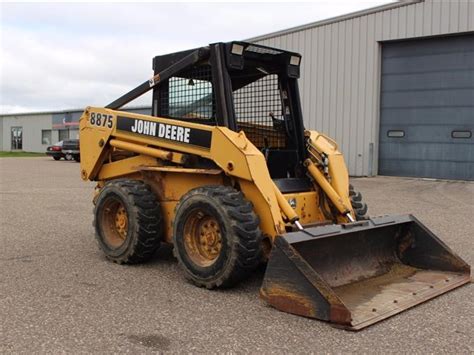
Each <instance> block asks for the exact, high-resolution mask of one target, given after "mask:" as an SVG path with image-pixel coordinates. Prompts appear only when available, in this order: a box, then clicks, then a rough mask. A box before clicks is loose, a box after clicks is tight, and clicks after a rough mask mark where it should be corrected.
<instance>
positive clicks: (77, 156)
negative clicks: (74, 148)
mask: <svg viewBox="0 0 474 355" xmlns="http://www.w3.org/2000/svg"><path fill="white" fill-rule="evenodd" d="M74 160H75V161H76V162H77V163H80V162H81V156H80V155H75V156H74Z"/></svg>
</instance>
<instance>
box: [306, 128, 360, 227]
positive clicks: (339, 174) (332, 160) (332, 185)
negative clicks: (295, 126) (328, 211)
mask: <svg viewBox="0 0 474 355" xmlns="http://www.w3.org/2000/svg"><path fill="white" fill-rule="evenodd" d="M305 136H306V139H307V141H306V142H307V149H308V153H309V158H308V159H306V160H305V162H304V165H305V167H306V169H307V170H308V173H309V175H310V176H311V177H312V178H313V179H314V181H315V183H317V184H318V185H319V186H320V187H321V188H322V189H323V191H324V192H325V194H326V196H328V198H329V199H330V200H331V202H332V203H333V205H334V206H335V207H336V209H337V210H338V211H339V213H340V214H341V215H343V216H345V217H346V218H347V219H348V221H349V222H354V221H355V214H354V211H353V209H352V206H351V201H350V199H349V172H348V170H347V167H346V163H345V162H344V156H343V155H342V153H341V152H340V151H339V149H338V145H337V143H336V142H335V141H334V140H333V139H331V138H329V137H328V136H326V135H324V134H322V133H320V132H317V131H306V132H305ZM338 219H339V220H340V219H341V218H338ZM344 221H345V220H344V219H343V220H342V221H341V222H344Z"/></svg>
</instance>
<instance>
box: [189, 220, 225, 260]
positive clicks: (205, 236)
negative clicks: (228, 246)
mask: <svg viewBox="0 0 474 355" xmlns="http://www.w3.org/2000/svg"><path fill="white" fill-rule="evenodd" d="M184 247H185V250H186V253H187V254H188V256H189V257H190V259H191V260H192V261H193V262H194V263H195V264H196V265H199V266H202V267H207V266H210V265H212V264H214V263H215V262H216V260H217V259H218V257H219V255H220V253H221V250H222V236H221V230H220V226H219V223H218V222H217V220H216V218H215V217H213V216H211V215H209V214H206V213H204V212H202V211H195V212H194V213H192V214H191V216H189V217H188V218H187V220H186V223H185V226H184Z"/></svg>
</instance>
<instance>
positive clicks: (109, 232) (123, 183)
mask: <svg viewBox="0 0 474 355" xmlns="http://www.w3.org/2000/svg"><path fill="white" fill-rule="evenodd" d="M94 227H95V231H96V239H97V241H98V243H99V246H100V248H101V249H102V251H103V252H104V253H105V255H106V257H107V258H108V259H110V260H112V261H114V262H117V263H120V264H122V263H127V264H135V263H139V262H143V261H146V260H148V259H149V258H150V257H151V256H152V255H153V253H154V252H155V250H156V249H157V248H158V247H159V245H160V240H161V230H162V217H161V210H160V206H159V204H158V201H157V200H156V198H155V195H154V194H153V193H152V192H151V190H150V188H149V187H148V186H147V185H146V184H145V183H143V182H142V181H137V180H117V181H112V182H109V183H108V184H107V185H105V186H104V187H103V188H102V191H101V192H100V194H99V197H98V199H97V203H96V205H95V208H94Z"/></svg>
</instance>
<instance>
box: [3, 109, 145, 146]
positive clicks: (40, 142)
mask: <svg viewBox="0 0 474 355" xmlns="http://www.w3.org/2000/svg"><path fill="white" fill-rule="evenodd" d="M83 111H84V110H82V109H77V110H66V111H50V112H31V113H15V114H4V115H0V150H1V151H15V150H22V151H25V152H45V151H46V148H47V147H48V145H51V144H54V143H56V142H58V141H61V140H63V139H68V138H79V118H80V117H81V115H82V112H83ZM125 111H129V112H135V113H141V114H148V115H149V114H150V113H151V107H135V108H130V109H125Z"/></svg>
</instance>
